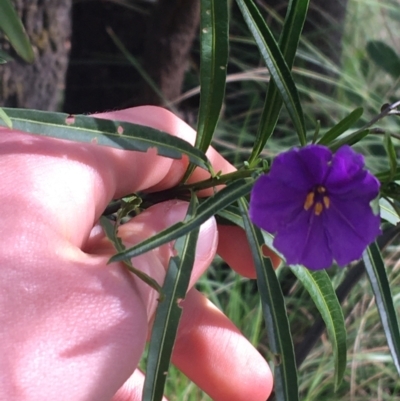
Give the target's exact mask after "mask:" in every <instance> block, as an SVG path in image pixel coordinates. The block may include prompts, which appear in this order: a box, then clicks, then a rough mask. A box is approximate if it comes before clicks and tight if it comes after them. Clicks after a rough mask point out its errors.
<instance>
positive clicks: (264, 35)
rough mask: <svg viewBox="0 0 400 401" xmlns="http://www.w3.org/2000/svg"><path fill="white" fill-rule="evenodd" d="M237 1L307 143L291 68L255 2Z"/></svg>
mask: <svg viewBox="0 0 400 401" xmlns="http://www.w3.org/2000/svg"><path fill="white" fill-rule="evenodd" d="M236 2H237V4H238V6H239V8H240V11H241V12H242V15H243V18H244V20H245V22H246V24H247V26H248V27H249V29H250V31H251V33H252V35H253V37H254V39H255V41H256V44H257V46H258V48H259V50H260V52H261V55H262V56H263V58H264V61H265V63H266V64H267V67H268V70H269V72H270V74H271V77H272V79H273V81H274V83H275V85H276V87H277V89H278V91H279V93H280V95H281V97H282V99H283V103H284V104H285V107H286V109H287V110H288V113H289V116H290V118H291V120H292V123H293V125H294V127H295V129H296V131H297V135H298V136H299V140H300V143H301V144H302V145H305V144H306V129H305V123H304V115H303V110H302V108H301V104H300V98H299V94H298V92H297V88H296V85H295V84H294V81H293V78H292V74H291V72H290V68H289V67H288V65H287V64H286V62H285V60H284V58H283V55H282V53H281V51H280V49H279V46H278V44H277V43H276V41H275V39H274V37H273V35H272V33H271V31H270V30H269V28H268V26H267V25H266V23H265V21H264V18H263V17H262V15H261V14H260V12H259V11H258V9H257V7H256V6H255V4H254V2H253V1H252V0H236Z"/></svg>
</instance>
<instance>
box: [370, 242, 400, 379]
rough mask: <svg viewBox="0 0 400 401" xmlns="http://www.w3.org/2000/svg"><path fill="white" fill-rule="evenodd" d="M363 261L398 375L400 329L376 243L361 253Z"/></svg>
mask: <svg viewBox="0 0 400 401" xmlns="http://www.w3.org/2000/svg"><path fill="white" fill-rule="evenodd" d="M363 261H364V264H365V269H366V272H367V275H368V279H369V282H370V284H371V287H372V290H373V292H374V295H375V301H376V306H377V308H378V312H379V316H380V318H381V322H382V326H383V330H384V332H385V335H386V340H387V343H388V346H389V349H390V353H391V354H392V358H393V362H394V365H395V366H396V369H397V372H398V374H399V375H400V330H399V323H398V320H397V315H396V310H395V307H394V305H393V297H392V292H391V290H390V286H389V281H388V277H387V274H386V270H385V264H384V262H383V259H382V255H381V252H380V250H379V247H378V245H377V244H376V243H373V244H371V245H370V246H369V247H368V248H367V249H366V250H365V251H364V253H363Z"/></svg>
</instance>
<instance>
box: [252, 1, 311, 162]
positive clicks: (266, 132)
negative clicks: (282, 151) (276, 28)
mask: <svg viewBox="0 0 400 401" xmlns="http://www.w3.org/2000/svg"><path fill="white" fill-rule="evenodd" d="M309 2H310V0H292V1H290V2H289V5H288V11H287V13H286V17H285V21H284V23H283V28H282V34H281V35H280V38H279V48H280V50H281V52H282V55H283V57H284V59H285V61H286V64H287V66H288V68H289V69H291V68H292V66H293V62H294V58H295V56H296V50H297V46H298V44H299V40H300V36H301V32H302V30H303V26H304V21H305V19H306V16H307V11H308V5H309ZM282 105H283V100H282V97H281V96H280V94H279V91H278V88H277V86H276V85H275V83H274V81H272V80H271V81H270V83H269V85H268V91H267V96H266V99H265V103H264V109H263V112H262V114H261V121H260V125H259V127H258V132H257V136H256V140H255V142H254V146H253V151H252V154H251V156H250V159H249V162H250V163H251V162H253V161H254V160H256V159H257V157H258V155H259V154H260V152H261V151H262V150H263V148H264V146H265V144H266V143H267V141H268V139H269V138H270V136H271V135H272V133H273V132H274V129H275V126H276V124H277V122H278V118H279V114H280V111H281V109H282Z"/></svg>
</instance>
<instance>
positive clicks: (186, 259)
mask: <svg viewBox="0 0 400 401" xmlns="http://www.w3.org/2000/svg"><path fill="white" fill-rule="evenodd" d="M197 205H198V202H197V198H196V197H195V196H193V197H192V201H191V204H190V206H189V210H188V212H187V215H186V219H185V220H186V221H187V220H190V219H191V218H193V216H194V213H195V211H196V208H197ZM199 230H200V227H197V228H195V229H194V230H192V231H191V232H190V233H189V234H188V235H186V236H183V237H181V238H179V239H178V240H177V241H176V243H175V249H176V251H177V256H174V257H172V258H171V259H170V262H169V266H168V270H167V275H166V277H165V281H164V285H163V289H162V291H163V293H164V294H165V298H164V300H163V301H162V302H161V303H160V304H159V305H158V307H157V310H156V315H155V319H154V324H153V329H152V333H151V338H150V346H149V354H148V358H147V369H146V379H145V382H144V391H143V401H158V400H162V397H163V393H164V386H165V382H166V378H167V375H166V372H167V371H168V368H169V365H170V360H171V355H172V350H173V346H174V343H175V338H176V334H177V331H178V325H179V321H180V317H181V314H182V308H181V307H180V306H179V302H180V301H181V300H183V299H184V298H185V296H186V292H187V289H188V286H189V281H190V275H191V272H192V268H193V265H194V260H195V253H196V244H197V239H198V234H199Z"/></svg>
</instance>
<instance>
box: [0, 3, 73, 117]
mask: <svg viewBox="0 0 400 401" xmlns="http://www.w3.org/2000/svg"><path fill="white" fill-rule="evenodd" d="M71 3H72V1H71V0H14V2H13V4H14V6H15V8H16V10H17V12H18V14H19V16H20V17H21V18H22V23H23V25H24V27H25V29H26V31H27V33H28V36H29V38H30V40H31V43H32V46H33V49H34V53H35V61H34V63H33V64H27V63H26V62H24V61H22V60H21V59H20V58H19V57H18V55H16V53H15V52H13V50H12V49H10V50H9V51H8V52H9V53H10V54H11V55H12V57H13V58H14V60H12V61H10V62H8V63H7V64H3V65H1V66H0V105H1V106H5V107H22V108H30V109H41V110H57V109H59V108H60V104H61V101H62V94H63V90H64V82H65V74H66V69H67V63H68V52H69V47H70V43H69V37H70V32H71V23H70V9H71ZM1 47H2V48H3V49H6V50H7V49H9V48H10V46H9V44H8V42H7V41H6V40H5V38H1Z"/></svg>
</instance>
